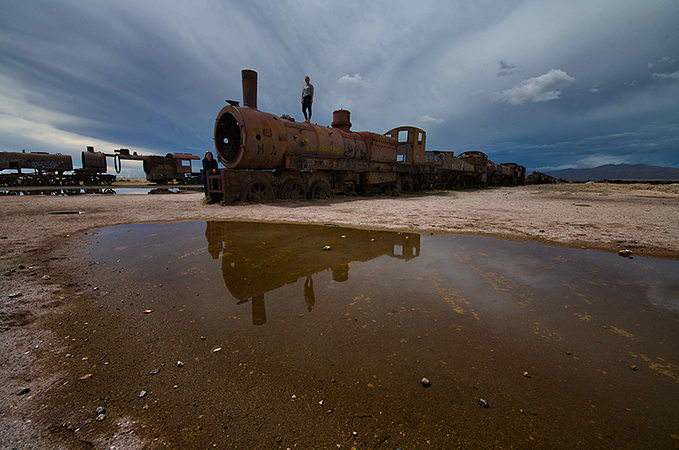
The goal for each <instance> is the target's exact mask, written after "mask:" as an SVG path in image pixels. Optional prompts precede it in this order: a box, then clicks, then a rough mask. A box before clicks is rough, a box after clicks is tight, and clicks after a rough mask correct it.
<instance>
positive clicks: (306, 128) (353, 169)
mask: <svg viewBox="0 0 679 450" xmlns="http://www.w3.org/2000/svg"><path fill="white" fill-rule="evenodd" d="M242 81H243V106H240V105H239V103H238V102H236V101H228V103H229V105H227V106H225V107H224V108H222V110H221V111H220V112H219V114H218V115H217V118H216V120H215V127H214V142H215V151H216V154H217V158H218V160H219V161H220V162H221V163H222V164H223V165H224V167H225V169H220V171H219V173H218V174H215V175H209V176H208V192H209V196H210V198H211V200H212V201H221V202H222V203H231V202H233V201H237V200H240V201H243V202H246V201H255V202H257V201H271V200H274V199H284V200H300V199H306V198H309V199H319V198H320V199H322V198H327V197H330V196H332V195H333V194H346V195H352V194H355V193H365V192H391V193H394V194H398V193H399V192H401V191H419V190H426V189H450V188H453V187H458V186H466V185H470V184H486V183H488V182H489V180H496V179H497V177H496V172H497V165H496V164H495V163H494V162H492V161H490V160H489V159H488V158H487V156H486V155H485V154H483V153H481V152H467V153H468V154H469V153H479V154H481V155H483V157H480V156H479V155H467V156H465V157H463V156H460V157H459V158H456V157H455V156H454V155H453V154H452V152H427V151H426V150H425V149H426V132H425V131H424V130H422V129H420V128H417V127H414V126H401V127H397V128H393V129H391V130H389V131H387V132H386V133H384V134H377V133H372V132H368V131H360V132H354V131H352V130H351V121H350V113H349V111H346V110H337V111H334V112H333V121H332V124H331V126H330V127H325V126H319V125H316V124H312V123H304V122H296V121H295V120H294V119H292V118H290V117H286V116H277V115H276V114H272V113H267V112H264V111H260V110H258V109H257V73H256V72H254V71H252V70H243V72H242ZM463 155H465V154H463ZM477 159H478V161H477Z"/></svg>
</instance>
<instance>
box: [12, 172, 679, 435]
mask: <svg viewBox="0 0 679 450" xmlns="http://www.w3.org/2000/svg"><path fill="white" fill-rule="evenodd" d="M126 187H129V186H127V185H126ZM202 199H203V195H202V193H183V194H167V195H79V196H70V197H55V196H44V195H28V196H2V197H0V205H1V206H0V211H1V216H2V220H1V221H0V249H1V250H0V276H2V283H1V287H0V383H1V384H2V386H3V388H2V390H3V395H2V396H1V397H0V443H1V444H2V445H0V447H1V448H48V447H51V448H142V447H144V446H148V445H149V443H148V442H146V441H144V434H143V429H141V428H139V424H137V425H136V427H137V431H138V432H137V433H136V434H134V435H133V434H131V433H130V434H125V433H126V431H125V430H127V429H128V428H130V427H133V425H132V422H127V421H125V420H122V421H121V420H119V421H118V422H116V425H115V426H116V427H117V428H107V429H106V430H107V431H106V432H102V433H101V435H99V436H90V437H88V438H87V439H83V438H81V437H79V436H78V435H77V434H76V430H77V426H76V425H74V424H73V423H70V422H69V421H68V419H67V418H64V417H57V416H55V415H54V411H55V409H54V406H55V405H53V404H52V403H50V401H48V397H49V395H48V393H49V390H50V389H51V388H52V387H53V386H55V385H58V384H63V383H64V381H63V380H64V377H65V373H64V371H63V370H62V369H60V368H59V367H57V366H55V364H54V357H55V355H56V354H61V353H63V351H64V349H65V345H66V344H65V342H64V337H63V336H58V333H56V332H55V331H54V326H55V320H59V318H60V317H64V315H66V314H69V311H70V309H69V308H71V307H72V303H74V302H75V301H76V300H77V299H78V297H79V296H82V295H86V294H87V293H88V292H89V294H91V293H92V292H91V289H89V291H88V288H87V287H85V289H83V286H82V284H79V283H78V281H82V274H83V273H86V272H87V265H86V263H85V262H84V261H81V260H79V259H78V258H75V257H74V256H73V255H74V253H73V252H74V251H76V250H79V249H82V248H83V246H84V245H86V243H87V242H88V239H89V237H90V235H91V233H92V232H93V231H94V230H96V229H99V228H103V227H108V226H112V225H120V224H130V223H142V222H185V221H206V220H236V221H265V222H294V223H303V224H337V225H340V226H347V227H355V228H363V229H383V230H398V231H411V232H419V233H438V234H442V233H464V234H475V235H485V236H496V237H502V238H505V239H510V240H535V241H539V242H542V243H544V244H546V245H558V246H567V247H574V248H588V249H598V250H604V251H615V252H617V251H619V250H623V249H626V250H631V251H632V252H633V253H632V255H633V256H652V257H662V258H673V259H676V258H679V185H676V184H674V185H659V186H652V185H644V184H639V185H614V184H593V183H586V184H560V185H545V186H522V187H511V188H491V189H483V190H466V191H454V192H445V193H429V194H422V195H403V196H400V197H375V198H364V197H352V198H335V199H330V200H320V201H312V202H277V203H272V204H265V205H259V204H248V205H243V204H234V205H230V206H220V205H204V204H202ZM75 211H78V212H81V214H72V213H73V212H75ZM57 212H61V214H55V213H57ZM64 212H71V214H64ZM58 323H59V324H60V322H58ZM85 340H86V339H85ZM74 389H75V387H74ZM46 393H47V394H46ZM142 428H143V427H142ZM123 437H124V439H123Z"/></svg>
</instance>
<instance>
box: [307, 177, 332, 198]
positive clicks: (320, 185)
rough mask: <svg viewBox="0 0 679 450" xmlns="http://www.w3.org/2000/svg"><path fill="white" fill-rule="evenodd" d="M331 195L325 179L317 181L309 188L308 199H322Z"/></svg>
mask: <svg viewBox="0 0 679 450" xmlns="http://www.w3.org/2000/svg"><path fill="white" fill-rule="evenodd" d="M330 197H332V189H331V188H330V185H329V184H328V183H326V182H325V181H317V182H315V183H314V184H313V185H312V186H311V189H309V199H312V200H323V199H326V198H330Z"/></svg>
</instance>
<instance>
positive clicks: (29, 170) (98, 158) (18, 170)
mask: <svg viewBox="0 0 679 450" xmlns="http://www.w3.org/2000/svg"><path fill="white" fill-rule="evenodd" d="M0 170H8V171H10V173H2V174H0V185H5V186H74V185H79V184H80V183H83V184H93V185H98V184H111V183H112V182H113V181H114V180H115V175H108V174H106V171H107V167H106V156H105V155H104V154H103V153H98V152H95V151H94V147H88V151H87V152H82V168H81V169H74V168H73V161H72V159H71V156H70V155H59V154H50V153H45V152H32V153H25V152H21V153H19V152H0ZM11 171H15V172H14V173H11Z"/></svg>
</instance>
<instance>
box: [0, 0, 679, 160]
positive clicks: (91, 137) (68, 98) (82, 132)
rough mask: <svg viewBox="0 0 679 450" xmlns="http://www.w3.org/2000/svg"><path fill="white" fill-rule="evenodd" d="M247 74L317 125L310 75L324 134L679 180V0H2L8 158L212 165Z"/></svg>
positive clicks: (276, 109)
mask: <svg viewBox="0 0 679 450" xmlns="http://www.w3.org/2000/svg"><path fill="white" fill-rule="evenodd" d="M243 68H249V69H253V70H256V71H257V72H258V73H259V99H258V106H259V109H261V110H263V111H268V112H272V113H275V114H278V115H281V114H289V115H291V116H293V117H295V118H296V119H297V120H303V119H304V117H303V115H302V111H301V105H300V94H301V89H302V86H303V84H304V81H303V79H304V76H305V75H309V76H310V77H311V83H312V84H313V85H314V86H315V92H316V94H315V97H314V105H313V119H312V121H313V122H316V123H318V124H320V125H329V124H330V122H332V111H333V110H335V109H339V108H345V109H348V110H350V111H351V121H352V123H353V127H352V129H353V130H355V131H373V132H377V133H384V132H386V131H387V130H389V129H391V128H393V127H396V126H400V125H415V126H418V127H420V128H423V129H424V130H425V131H427V148H428V149H429V150H449V151H454V152H455V154H458V153H460V152H463V151H467V150H481V151H484V152H486V153H487V154H488V155H489V156H490V158H491V159H493V160H494V161H496V162H498V163H501V162H517V163H519V164H523V165H525V166H526V167H527V168H528V169H529V170H534V169H536V170H541V171H548V170H555V169H562V168H571V167H574V168H583V167H595V166H598V165H601V164H607V163H614V164H617V163H630V164H634V163H645V164H651V165H662V166H673V167H679V1H677V0H650V1H641V0H599V1H597V0H582V1H580V0H558V1H552V0H539V1H537V0H530V1H521V0H502V1H500V0H495V1H489V0H440V1H427V0H420V1H417V2H414V1H407V2H405V1H394V0H373V1H370V2H364V1H360V2H358V1H352V0H347V1H342V2H339V1H335V0H275V1H274V0H271V1H268V0H267V1H259V0H251V1H235V0H234V1H203V0H193V1H191V2H187V1H175V0H162V1H160V0H159V1H152V0H129V1H128V0H108V1H97V0H82V1H79V0H63V1H55V0H49V1H39V0H23V1H12V0H0V149H2V150H5V151H21V150H22V149H26V151H48V152H52V153H55V152H61V153H65V154H71V155H74V156H75V161H74V162H75V163H76V164H77V165H79V162H80V152H81V151H83V150H85V147H86V146H87V145H94V146H95V147H96V149H97V150H99V151H105V152H112V151H113V149H116V148H121V147H122V148H130V149H131V150H135V151H140V152H145V153H152V154H163V155H164V154H166V153H169V152H188V153H194V154H197V155H201V157H202V155H203V154H204V152H205V151H207V150H212V149H213V142H212V133H213V127H214V120H215V117H216V115H217V113H218V112H219V110H220V109H221V108H222V106H224V105H225V104H226V103H225V100H226V99H233V100H238V101H240V100H241V96H242V94H241V75H240V71H241V69H243ZM139 167H140V165H139ZM194 169H196V170H197V169H198V167H197V164H195V163H194Z"/></svg>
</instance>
